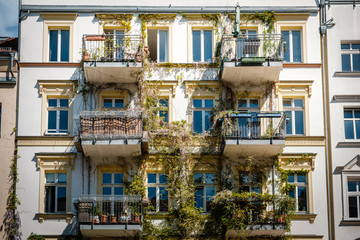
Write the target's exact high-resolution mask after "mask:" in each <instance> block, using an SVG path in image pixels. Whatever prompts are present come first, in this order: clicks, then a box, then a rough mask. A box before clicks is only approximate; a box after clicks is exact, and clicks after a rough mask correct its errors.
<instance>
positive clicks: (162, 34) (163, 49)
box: [159, 30, 168, 62]
mask: <svg viewBox="0 0 360 240" xmlns="http://www.w3.org/2000/svg"><path fill="white" fill-rule="evenodd" d="M159 39H160V40H159V55H160V58H159V62H167V61H168V31H167V30H159Z"/></svg>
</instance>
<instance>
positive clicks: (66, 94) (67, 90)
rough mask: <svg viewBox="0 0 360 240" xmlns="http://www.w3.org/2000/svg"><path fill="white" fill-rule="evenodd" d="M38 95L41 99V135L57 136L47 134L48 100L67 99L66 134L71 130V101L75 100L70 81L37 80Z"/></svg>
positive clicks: (72, 85)
mask: <svg viewBox="0 0 360 240" xmlns="http://www.w3.org/2000/svg"><path fill="white" fill-rule="evenodd" d="M38 85H39V93H40V96H41V97H42V111H41V135H48V134H50V135H58V134H59V133H47V129H48V100H49V99H64V98H65V99H69V102H68V133H66V134H65V135H68V134H69V133H70V134H71V132H72V129H73V121H72V116H73V104H72V103H73V100H74V98H75V90H74V84H73V82H72V81H70V80H38Z"/></svg>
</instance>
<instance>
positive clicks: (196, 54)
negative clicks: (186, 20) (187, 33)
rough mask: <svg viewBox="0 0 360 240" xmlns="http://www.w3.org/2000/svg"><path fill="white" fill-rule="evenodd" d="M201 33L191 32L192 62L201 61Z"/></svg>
mask: <svg viewBox="0 0 360 240" xmlns="http://www.w3.org/2000/svg"><path fill="white" fill-rule="evenodd" d="M200 34H201V31H193V61H194V62H200V61H201V37H200Z"/></svg>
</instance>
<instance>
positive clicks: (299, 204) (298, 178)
mask: <svg viewBox="0 0 360 240" xmlns="http://www.w3.org/2000/svg"><path fill="white" fill-rule="evenodd" d="M288 183H289V184H291V185H292V186H293V187H292V188H291V190H290V191H289V192H288V195H289V196H290V197H292V198H294V199H295V200H296V204H295V208H296V209H295V211H296V212H307V211H308V207H307V202H308V201H307V195H308V194H307V178H306V174H300V173H295V174H289V175H288Z"/></svg>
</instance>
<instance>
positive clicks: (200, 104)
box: [193, 99, 214, 133]
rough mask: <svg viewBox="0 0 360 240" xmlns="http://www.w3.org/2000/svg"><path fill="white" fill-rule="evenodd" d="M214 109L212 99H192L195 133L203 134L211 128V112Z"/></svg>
mask: <svg viewBox="0 0 360 240" xmlns="http://www.w3.org/2000/svg"><path fill="white" fill-rule="evenodd" d="M213 107H214V99H193V108H194V111H193V130H194V132H196V133H204V132H206V131H209V130H210V128H211V124H212V123H211V120H210V118H211V110H212V109H213Z"/></svg>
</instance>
